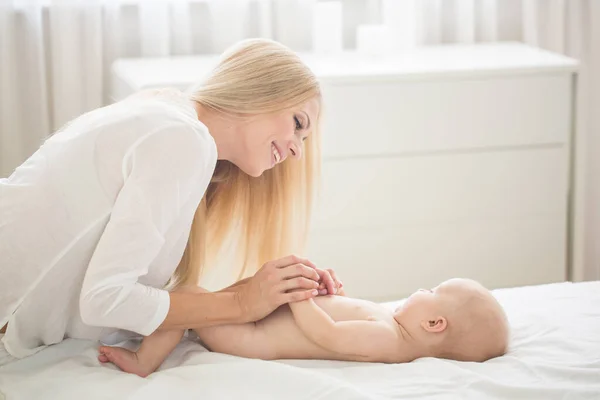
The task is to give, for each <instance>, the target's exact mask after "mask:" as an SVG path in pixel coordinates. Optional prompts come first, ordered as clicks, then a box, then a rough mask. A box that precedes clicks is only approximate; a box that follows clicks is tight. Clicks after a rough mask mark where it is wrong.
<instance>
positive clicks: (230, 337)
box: [195, 322, 277, 360]
mask: <svg viewBox="0 0 600 400" xmlns="http://www.w3.org/2000/svg"><path fill="white" fill-rule="evenodd" d="M195 331H196V333H197V334H198V336H199V337H200V340H201V341H202V342H203V343H204V345H205V346H206V347H207V348H208V349H209V350H210V351H214V352H217V353H224V354H231V355H233V356H238V357H246V358H259V359H262V360H274V359H277V354H276V351H275V349H274V348H273V346H272V343H271V341H270V340H269V339H268V337H267V335H266V334H265V332H264V330H263V329H262V327H261V326H260V323H254V322H250V323H247V324H239V325H219V326H211V327H208V328H199V329H195Z"/></svg>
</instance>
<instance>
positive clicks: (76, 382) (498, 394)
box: [0, 282, 600, 400]
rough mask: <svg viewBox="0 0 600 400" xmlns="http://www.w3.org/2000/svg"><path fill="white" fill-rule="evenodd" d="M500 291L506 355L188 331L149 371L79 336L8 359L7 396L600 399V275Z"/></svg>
mask: <svg viewBox="0 0 600 400" xmlns="http://www.w3.org/2000/svg"><path fill="white" fill-rule="evenodd" d="M494 294H495V295H496V296H497V298H498V299H499V301H500V302H501V303H502V304H503V305H504V307H505V308H506V311H507V313H508V316H509V320H510V323H511V326H512V343H511V346H510V350H509V352H508V354H507V355H506V356H504V357H501V358H497V359H493V360H490V361H488V362H485V363H481V364H477V363H461V362H454V361H448V360H438V359H431V358H425V359H419V360H417V361H414V362H412V363H408V364H397V365H384V364H362V363H353V362H339V361H336V362H333V361H314V360H291V361H275V362H267V361H260V360H248V359H242V358H237V357H233V356H227V355H222V354H216V353H210V352H208V351H206V350H205V349H204V348H202V347H201V346H200V345H199V344H198V343H196V342H195V341H193V340H192V339H186V340H184V341H182V343H180V345H179V346H178V347H177V348H176V350H175V351H174V352H173V353H172V354H171V356H170V357H169V358H168V360H167V361H165V363H164V364H163V365H162V367H161V369H160V370H159V371H157V372H156V373H154V374H152V375H151V376H150V377H148V378H146V379H143V378H139V377H137V376H133V375H129V374H125V373H123V372H120V371H118V370H116V369H115V368H114V367H112V366H105V365H100V364H99V363H98V362H97V361H96V343H93V342H89V341H84V340H73V339H69V340H66V341H64V342H62V343H60V344H58V345H56V346H51V347H49V348H48V349H46V350H44V351H42V352H40V353H38V354H36V355H35V356H33V357H31V358H28V359H24V360H19V361H16V362H13V363H11V364H8V365H5V366H2V367H0V392H1V393H2V394H0V399H3V398H5V399H6V400H13V399H45V400H50V399H61V400H65V399H84V398H85V399H113V398H114V399H144V400H150V399H169V400H172V399H179V398H187V399H189V398H198V399H235V398H240V399H248V398H250V399H254V398H257V399H258V398H260V399H310V400H315V399H446V398H450V399H452V398H458V399H482V400H486V399H544V400H550V399H600V282H585V283H568V282H566V283H557V284H549V285H540V286H530V287H519V288H511V289H500V290H495V291H494ZM397 303H398V302H392V303H386V305H388V306H390V307H393V306H394V305H395V304H397Z"/></svg>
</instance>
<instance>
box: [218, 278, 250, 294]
mask: <svg viewBox="0 0 600 400" xmlns="http://www.w3.org/2000/svg"><path fill="white" fill-rule="evenodd" d="M248 279H250V277H248V278H244V279H241V280H239V281H237V282H236V283H234V284H233V285H229V286H227V287H226V288H223V289H221V290H219V292H231V290H232V289H233V288H234V287H236V286H239V285H242V284H244V283H246V282H248Z"/></svg>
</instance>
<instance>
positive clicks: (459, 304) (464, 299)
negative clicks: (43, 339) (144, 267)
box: [98, 279, 509, 377]
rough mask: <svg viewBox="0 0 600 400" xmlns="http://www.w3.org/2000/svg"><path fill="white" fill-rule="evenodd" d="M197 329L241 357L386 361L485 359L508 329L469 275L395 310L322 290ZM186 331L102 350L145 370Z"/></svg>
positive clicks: (211, 345)
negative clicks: (251, 319)
mask: <svg viewBox="0 0 600 400" xmlns="http://www.w3.org/2000/svg"><path fill="white" fill-rule="evenodd" d="M194 289H195V290H202V289H198V288H194ZM195 331H196V333H197V334H198V336H199V337H200V340H201V341H202V342H203V344H204V345H205V346H206V347H207V348H208V349H209V350H211V351H215V352H219V353H226V354H232V355H236V356H240V357H248V358H260V359H264V360H275V359H328V360H346V361H367V362H383V363H402V362H409V361H412V360H415V359H417V358H420V357H438V358H447V359H453V360H459V361H486V360H488V359H490V358H493V357H498V356H501V355H503V354H504V353H505V352H506V349H507V343H508V336H509V330H508V323H507V319H506V316H505V314H504V311H503V310H502V307H501V306H500V304H498V302H497V301H496V299H495V298H494V297H493V296H492V294H491V293H490V292H489V291H488V290H487V289H485V288H484V287H483V286H481V285H480V284H479V283H477V282H475V281H472V280H467V279H450V280H448V281H445V282H443V283H441V284H440V285H438V286H437V287H435V288H433V289H431V290H429V289H427V290H425V289H420V290H418V291H417V292H415V293H413V294H412V295H411V296H410V297H409V298H408V299H407V300H406V301H405V302H404V303H403V304H402V305H401V306H399V307H398V308H397V309H396V310H394V311H391V309H389V308H388V307H385V306H383V305H381V304H377V303H373V302H370V301H365V300H359V299H353V298H349V297H344V296H323V297H317V298H314V299H309V300H305V301H301V302H297V303H291V304H289V306H288V305H286V306H281V307H279V308H278V309H277V310H276V311H275V312H273V313H272V314H271V315H269V316H268V317H266V318H264V319H263V320H261V321H258V322H256V323H248V324H241V325H221V326H214V327H209V328H200V329H195ZM182 335H183V332H182V331H157V332H155V333H154V334H152V335H150V336H148V337H146V338H144V340H143V341H142V345H141V347H140V348H139V350H138V351H137V352H131V351H129V350H126V349H122V348H117V347H104V346H103V347H100V349H99V352H100V355H99V357H98V358H99V360H100V361H101V362H109V361H110V362H112V363H114V364H116V365H117V366H118V367H120V368H121V369H122V370H124V371H126V372H130V373H134V374H137V375H139V376H142V377H145V376H147V375H148V374H150V373H152V372H153V371H155V370H156V368H158V367H159V366H160V364H161V363H162V362H163V360H164V359H165V358H166V357H167V356H168V354H169V353H170V352H171V351H172V350H173V348H175V346H176V345H177V343H178V342H179V341H180V340H181V337H182Z"/></svg>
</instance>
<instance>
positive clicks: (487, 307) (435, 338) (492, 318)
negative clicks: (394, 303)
mask: <svg viewBox="0 0 600 400" xmlns="http://www.w3.org/2000/svg"><path fill="white" fill-rule="evenodd" d="M394 318H395V319H396V321H397V322H398V324H400V326H401V327H402V328H403V329H404V330H405V331H406V333H407V334H408V335H409V336H410V338H411V339H412V340H413V341H415V342H416V343H415V344H416V345H417V346H418V347H419V348H420V349H421V351H422V353H423V354H420V356H428V357H438V358H448V359H452V360H458V361H486V360H489V359H490V358H494V357H498V356H501V355H503V354H504V353H505V352H506V349H507V346H508V336H509V329H508V322H507V319H506V314H504V310H503V309H502V307H501V306H500V304H499V303H498V302H497V301H496V299H495V298H494V296H492V294H491V293H490V292H489V291H488V290H487V289H486V288H484V287H483V286H481V285H480V284H479V283H477V282H475V281H472V280H469V279H450V280H448V281H445V282H442V283H441V284H440V285H438V286H436V287H435V288H433V289H431V290H429V289H428V290H424V289H420V290H418V291H417V292H415V293H413V294H412V295H411V296H410V297H409V298H408V299H407V300H406V302H405V303H404V304H403V305H402V306H400V307H398V309H396V311H395V313H394Z"/></svg>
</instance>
